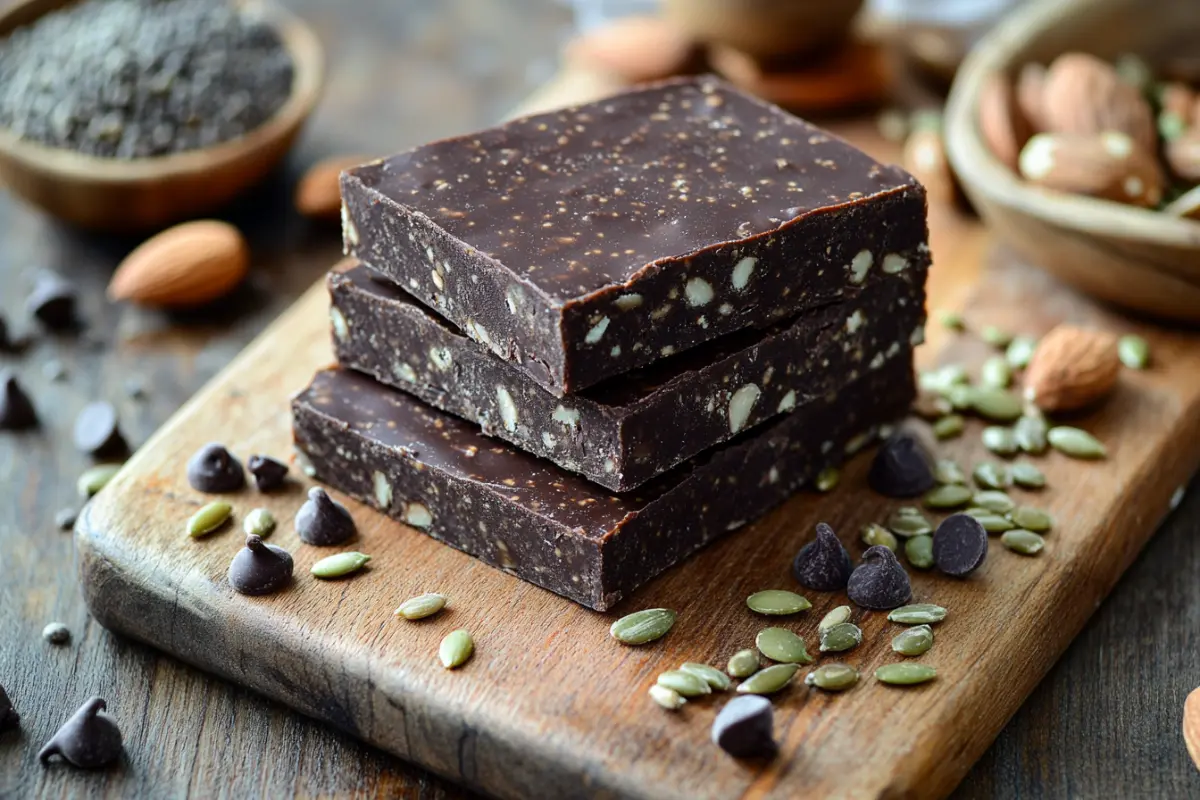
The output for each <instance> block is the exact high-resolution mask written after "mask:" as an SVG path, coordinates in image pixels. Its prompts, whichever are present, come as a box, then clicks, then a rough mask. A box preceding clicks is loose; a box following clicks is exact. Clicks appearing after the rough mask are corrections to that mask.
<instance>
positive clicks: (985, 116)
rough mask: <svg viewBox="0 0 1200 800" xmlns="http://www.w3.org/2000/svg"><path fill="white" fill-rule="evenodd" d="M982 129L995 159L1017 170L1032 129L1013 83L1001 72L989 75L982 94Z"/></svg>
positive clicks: (980, 99) (985, 140) (980, 117)
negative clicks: (1022, 149) (1018, 158)
mask: <svg viewBox="0 0 1200 800" xmlns="http://www.w3.org/2000/svg"><path fill="white" fill-rule="evenodd" d="M979 130H980V133H981V134H982V135H983V140H984V142H986V143H987V146H988V147H989V148H991V151H992V153H994V154H995V156H996V158H998V159H1000V160H1001V161H1002V162H1004V164H1005V165H1006V166H1007V167H1008V168H1009V169H1011V170H1013V171H1014V172H1015V171H1016V170H1017V157H1018V156H1019V155H1020V153H1021V148H1022V147H1024V146H1025V142H1027V141H1029V137H1030V136H1032V135H1033V128H1032V126H1031V125H1030V124H1029V120H1027V119H1026V118H1025V115H1024V113H1023V112H1022V111H1021V108H1020V105H1019V104H1018V103H1017V96H1016V93H1015V92H1014V91H1013V87H1012V83H1010V82H1009V80H1008V78H1007V77H1006V76H1004V75H1001V74H1000V73H994V74H992V75H989V76H988V79H987V80H986V81H985V82H984V84H983V88H982V89H981V91H980V93H979Z"/></svg>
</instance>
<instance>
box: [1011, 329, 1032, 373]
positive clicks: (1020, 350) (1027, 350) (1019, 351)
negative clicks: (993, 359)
mask: <svg viewBox="0 0 1200 800" xmlns="http://www.w3.org/2000/svg"><path fill="white" fill-rule="evenodd" d="M1034 350H1037V339H1034V338H1033V337H1032V336H1014V337H1013V340H1012V341H1011V342H1009V343H1008V347H1007V348H1006V349H1005V351H1004V358H1005V360H1006V361H1008V365H1009V366H1010V367H1012V368H1013V369H1025V368H1026V367H1028V366H1029V362H1030V361H1032V360H1033V351H1034Z"/></svg>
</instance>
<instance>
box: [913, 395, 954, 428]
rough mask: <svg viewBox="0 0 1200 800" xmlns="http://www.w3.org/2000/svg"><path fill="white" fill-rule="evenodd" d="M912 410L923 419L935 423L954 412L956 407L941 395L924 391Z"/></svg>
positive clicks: (918, 396) (914, 402)
mask: <svg viewBox="0 0 1200 800" xmlns="http://www.w3.org/2000/svg"><path fill="white" fill-rule="evenodd" d="M912 410H913V413H914V414H916V415H917V416H918V417H920V418H921V419H926V420H929V421H930V422H933V421H935V420H938V419H941V418H942V417H944V416H946V415H947V414H949V413H951V412H952V411H954V406H952V405H950V401H949V400H947V399H946V398H944V397H942V396H941V395H940V394H934V393H933V392H930V391H926V390H922V391H921V392H920V393H919V394H918V395H917V399H916V400H914V401H913V404H912Z"/></svg>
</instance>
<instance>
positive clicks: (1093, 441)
mask: <svg viewBox="0 0 1200 800" xmlns="http://www.w3.org/2000/svg"><path fill="white" fill-rule="evenodd" d="M1046 439H1047V441H1049V442H1050V446H1051V447H1053V448H1054V449H1055V450H1057V451H1058V452H1060V453H1062V454H1063V455H1067V456H1070V457H1071V458H1079V459H1100V458H1104V457H1105V456H1107V455H1108V451H1107V449H1105V447H1104V445H1103V444H1102V443H1101V442H1100V440H1099V439H1097V438H1096V437H1095V436H1092V435H1091V434H1090V433H1088V432H1087V431H1085V430H1082V429H1080V428H1072V427H1070V426H1067V425H1059V426H1057V427H1054V428H1051V429H1050V432H1049V433H1047V434H1046Z"/></svg>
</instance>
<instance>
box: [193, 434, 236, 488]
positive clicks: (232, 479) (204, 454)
mask: <svg viewBox="0 0 1200 800" xmlns="http://www.w3.org/2000/svg"><path fill="white" fill-rule="evenodd" d="M187 479H188V483H189V484H191V486H192V488H193V489H195V490H196V491H197V492H204V493H206V494H220V493H221V492H236V491H237V490H238V489H241V488H242V487H243V486H245V485H246V473H245V472H243V471H242V462H240V461H238V460H237V459H236V458H234V457H233V455H232V454H231V453H230V452H229V451H228V450H226V449H225V446H224V445H220V444H217V443H215V442H211V443H209V444H206V445H204V447H201V448H200V449H199V450H197V451H196V453H195V455H193V456H192V457H191V458H190V459H189V460H188V464H187Z"/></svg>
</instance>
